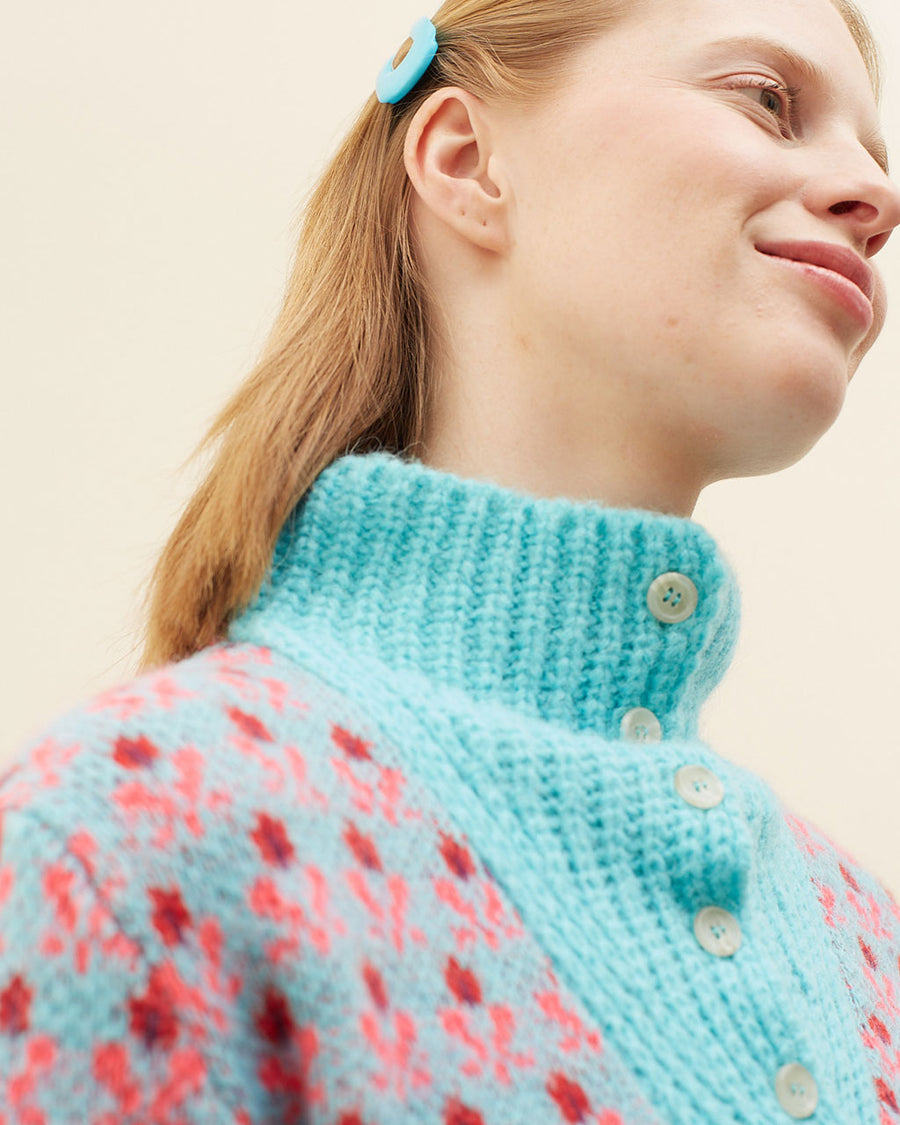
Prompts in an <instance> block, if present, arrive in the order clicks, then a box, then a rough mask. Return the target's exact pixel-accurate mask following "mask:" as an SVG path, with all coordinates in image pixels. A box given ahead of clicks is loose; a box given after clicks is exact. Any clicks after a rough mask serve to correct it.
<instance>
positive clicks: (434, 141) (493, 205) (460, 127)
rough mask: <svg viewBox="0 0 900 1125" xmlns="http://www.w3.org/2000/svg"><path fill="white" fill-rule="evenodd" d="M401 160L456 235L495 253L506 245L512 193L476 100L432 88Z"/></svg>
mask: <svg viewBox="0 0 900 1125" xmlns="http://www.w3.org/2000/svg"><path fill="white" fill-rule="evenodd" d="M403 160H404V164H405V165H406V171H407V174H408V175H409V178H410V180H411V181H412V185H413V187H414V188H415V190H416V192H417V194H418V195H419V196H420V198H421V199H422V201H423V203H424V204H425V206H427V207H428V208H429V210H431V211H432V212H433V213H434V214H435V215H436V216H437V217H438V218H439V219H441V220H442V221H443V222H445V223H446V224H447V225H448V226H449V227H451V228H452V229H453V230H454V231H455V232H456V233H457V234H458V235H460V236H461V237H462V238H465V239H467V240H468V241H470V242H472V243H474V244H475V245H476V246H479V247H481V248H482V249H484V250H491V251H494V252H495V253H502V252H504V251H505V250H506V249H507V248H508V247H509V229H508V222H509V204H510V199H511V192H510V189H509V185H508V183H507V182H506V180H505V178H504V176H503V173H502V171H501V167H500V161H499V159H498V157H497V155H496V153H495V152H494V151H493V150H492V140H491V132H490V129H489V127H488V121H487V116H486V114H485V113H484V107H483V103H482V102H481V101H480V99H478V98H476V97H475V96H474V95H472V94H470V93H468V91H466V90H463V89H461V88H459V87H457V86H445V87H442V88H441V89H440V90H436V91H435V92H434V93H433V94H432V95H431V97H430V98H428V99H427V100H426V101H425V102H423V104H422V105H421V106H420V107H419V109H418V111H417V112H416V115H415V117H414V118H413V120H412V122H411V123H410V126H409V129H408V130H407V133H406V141H405V144H404V148H403Z"/></svg>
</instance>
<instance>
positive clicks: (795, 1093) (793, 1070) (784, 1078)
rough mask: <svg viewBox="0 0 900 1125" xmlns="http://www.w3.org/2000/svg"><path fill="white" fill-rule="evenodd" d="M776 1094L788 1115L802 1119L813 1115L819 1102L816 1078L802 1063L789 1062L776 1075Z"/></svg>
mask: <svg viewBox="0 0 900 1125" xmlns="http://www.w3.org/2000/svg"><path fill="white" fill-rule="evenodd" d="M775 1096H776V1097H777V1098H778V1104H779V1105H780V1106H781V1108H782V1109H783V1110H784V1112H785V1113H786V1114H788V1116H790V1117H793V1118H796V1119H797V1120H802V1119H804V1118H806V1117H812V1115H813V1114H814V1113H815V1112H816V1107H817V1106H818V1104H819V1089H818V1087H817V1086H816V1080H815V1078H813V1076H812V1075H811V1074H810V1073H809V1071H808V1070H807V1069H806V1067H805V1066H801V1065H800V1063H797V1062H792V1063H787V1064H786V1065H785V1066H783V1067H782V1068H781V1070H779V1071H778V1073H777V1074H776V1075H775Z"/></svg>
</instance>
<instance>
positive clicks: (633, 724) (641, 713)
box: [620, 707, 662, 742]
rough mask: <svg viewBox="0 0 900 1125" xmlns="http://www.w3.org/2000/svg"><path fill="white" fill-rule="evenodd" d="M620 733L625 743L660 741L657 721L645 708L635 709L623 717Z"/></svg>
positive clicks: (660, 727) (660, 732)
mask: <svg viewBox="0 0 900 1125" xmlns="http://www.w3.org/2000/svg"><path fill="white" fill-rule="evenodd" d="M620 731H621V734H622V738H623V739H625V741H626V742H659V741H660V740H661V739H662V726H661V725H660V722H659V719H657V717H656V716H655V715H654V714H653V712H652V711H648V710H647V708H646V707H635V708H633V709H632V710H631V711H629V712H628V713H627V714H626V715H624V716H623V717H622V723H621V726H620Z"/></svg>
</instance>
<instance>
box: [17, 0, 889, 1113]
mask: <svg viewBox="0 0 900 1125" xmlns="http://www.w3.org/2000/svg"><path fill="white" fill-rule="evenodd" d="M435 27H436V34H435V32H434V28H435ZM407 49H408V54H407V52H406V51H403V52H401V54H400V56H398V58H397V59H396V60H392V63H391V64H389V65H388V67H387V68H386V70H385V71H384V72H382V74H381V75H380V76H379V78H378V83H377V96H376V95H373V97H372V99H371V100H370V102H369V103H368V104H367V106H366V107H365V109H364V111H363V113H362V115H361V117H360V119H359V121H358V122H357V124H356V126H355V127H354V129H353V130H352V132H351V134H350V136H349V137H348V138H347V140H346V142H345V144H344V145H343V147H342V149H341V150H340V152H339V153H338V155H337V157H336V158H335V160H334V162H333V164H332V165H331V167H330V168H329V169H328V170H327V171H326V173H325V175H324V176H323V178H322V180H321V182H320V184H319V185H318V187H317V189H316V191H315V193H314V194H313V195H312V197H311V200H310V203H309V207H308V211H307V218H306V225H305V228H304V230H303V233H302V237H301V242H300V247H299V251H298V255H297V260H296V266H295V270H294V274H293V277H292V279H291V283H290V286H289V290H288V293H287V297H286V299H285V303H284V307H283V310H282V312H281V314H280V316H279V318H278V321H277V324H276V325H275V327H274V330H273V332H272V336H271V339H270V341H269V345H268V348H267V351H266V353H265V355H264V358H263V360H262V362H261V363H260V365H259V366H258V368H257V369H256V370H255V371H254V372H253V373H252V375H251V377H250V379H249V380H248V382H247V383H246V385H245V386H244V387H243V388H241V390H240V391H239V392H238V394H237V395H236V396H235V398H234V399H233V401H232V402H230V403H229V404H228V405H227V407H226V408H225V409H224V411H223V412H222V414H221V415H220V417H219V418H218V419H217V420H216V422H215V424H214V426H213V427H212V429H211V431H210V433H209V435H207V438H206V442H212V441H213V440H216V439H219V438H221V439H222V445H221V449H220V451H219V453H218V457H217V460H216V461H215V463H214V465H213V468H212V471H211V472H210V474H209V476H208V478H207V480H206V481H205V483H204V484H203V485H202V487H201V488H200V489H199V491H198V493H197V494H196V496H195V497H194V498H193V499H192V501H191V502H190V504H189V506H188V508H187V510H186V512H185V514H184V517H183V519H182V520H181V522H180V524H179V526H178V528H177V529H176V531H175V533H174V535H173V537H172V539H171V541H170V542H169V544H168V545H167V547H166V550H165V552H164V554H163V555H162V558H161V559H160V562H159V564H158V567H157V569H156V572H155V574H154V577H153V584H152V588H151V597H150V603H149V619H148V628H147V636H146V646H145V651H144V661H143V664H142V666H141V672H142V675H141V676H140V677H139V678H138V679H136V680H134V681H133V682H131V683H128V684H126V685H123V686H122V687H119V688H116V689H114V690H111V691H108V692H105V693H103V694H102V695H99V696H97V697H95V698H94V699H92V700H90V701H88V702H86V703H85V704H83V705H82V706H80V707H79V708H76V709H75V710H73V711H72V712H70V713H69V714H67V715H65V716H62V717H61V718H60V719H58V720H57V722H56V723H54V724H53V725H51V726H50V727H49V728H48V729H47V730H46V731H45V732H44V733H43V734H42V736H41V737H40V738H38V739H37V740H36V741H35V742H34V743H33V744H32V745H30V746H29V747H27V748H25V749H24V750H23V752H22V754H21V755H20V756H19V757H18V759H17V760H16V762H15V763H14V765H13V767H12V769H11V770H10V771H9V772H8V773H7V775H6V776H5V777H4V779H3V782H2V785H0V808H2V810H3V821H2V824H3V842H2V856H0V864H2V866H0V903H2V906H0V910H2V913H0V933H2V952H0V1091H2V1096H3V1102H2V1114H3V1115H4V1116H3V1117H0V1120H4V1121H7V1122H23V1123H24V1122H29V1123H36V1122H39V1121H40V1122H48V1123H49V1122H62V1121H79V1122H91V1123H103V1125H106V1123H112V1122H117V1123H118V1122H126V1121H127V1122H135V1123H136V1122H154V1123H162V1122H172V1123H174V1122H190V1123H195V1122H196V1123H199V1122H204V1123H205V1122H226V1121H227V1122H233V1123H240V1125H251V1123H253V1125H257V1123H259V1125H261V1123H263V1122H266V1123H269V1122H275V1121H279V1122H280V1121H284V1122H301V1121H302V1122H314V1123H316V1125H319V1123H322V1125H325V1123H328V1125H362V1123H365V1125H373V1123H385V1125H387V1123H390V1125H394V1123H398V1125H399V1123H401V1122H441V1123H444V1125H488V1123H497V1125H507V1123H518V1122H522V1123H526V1122H527V1123H529V1125H531V1123H534V1122H540V1123H544V1122H548V1123H552V1122H594V1123H598V1125H638V1123H640V1125H674V1123H688V1122H689V1123H691V1125H696V1123H697V1122H710V1123H713V1122H714V1123H716V1125H722V1123H725V1122H741V1123H757V1122H758V1123H763V1122H765V1123H767V1125H771V1123H772V1122H778V1121H784V1120H790V1119H807V1118H814V1119H815V1120H816V1121H818V1122H823V1123H824V1122H828V1123H838V1122H840V1123H841V1125H848V1123H850V1122H853V1123H856V1122H865V1123H867V1125H868V1123H871V1125H876V1123H879V1122H889V1121H892V1120H896V1119H897V1118H898V1116H900V1100H898V1098H900V1073H898V1072H900V1056H898V1054H897V1050H898V1046H897V1045H898V1043H900V1007H898V1003H897V997H898V995H900V962H898V954H900V946H898V941H900V937H898V935H900V909H898V907H897V904H896V903H895V901H894V900H893V899H892V897H891V895H890V893H889V892H888V891H887V889H886V888H884V887H883V886H881V885H880V884H879V883H878V881H877V880H876V879H875V878H874V877H873V876H872V875H870V874H869V873H867V872H866V871H864V870H861V869H860V868H859V867H858V866H856V865H855V864H853V863H852V861H851V860H849V858H848V857H846V856H845V855H844V853H843V852H841V851H840V850H839V849H838V848H837V846H836V845H835V844H834V843H833V842H831V841H830V840H828V839H827V838H826V837H824V836H823V835H822V834H821V832H819V831H818V830H817V829H816V828H814V827H813V826H812V825H810V824H808V823H806V822H805V821H804V820H802V819H801V818H799V817H797V816H794V815H793V814H791V813H790V812H789V811H788V810H787V809H786V808H785V807H784V806H783V805H782V804H781V802H780V801H779V799H778V797H777V796H776V794H775V793H774V792H773V791H772V790H771V789H770V788H769V786H768V785H767V784H766V783H765V782H764V781H763V780H762V779H760V778H758V777H756V776H755V775H754V774H752V773H750V772H748V771H747V770H745V769H743V768H740V767H738V766H736V765H734V764H732V763H730V762H729V761H727V760H726V759H725V758H723V757H722V756H721V755H719V754H717V753H716V752H715V750H713V749H712V748H711V747H709V746H708V745H706V744H705V743H703V742H702V741H701V740H700V739H699V738H698V734H697V722H698V715H699V711H700V708H701V707H702V705H703V703H704V701H705V699H706V698H707V697H708V696H709V694H710V693H711V691H712V689H713V688H714V687H715V686H716V685H717V683H718V682H719V681H720V680H721V678H722V677H723V676H724V674H725V672H726V671H727V668H728V665H729V662H730V660H731V657H732V654H733V652H734V648H735V644H736V640H737V630H738V624H739V613H740V608H739V606H740V602H739V590H738V586H737V582H736V578H735V575H734V572H733V570H732V568H731V566H730V565H729V562H728V560H727V559H726V558H725V556H724V554H723V552H722V550H721V549H720V548H719V546H718V545H717V544H716V543H715V541H714V540H713V539H712V538H711V537H710V536H709V534H708V533H707V532H706V531H705V530H704V529H703V528H702V527H701V526H699V525H698V524H696V523H694V522H693V521H692V520H691V518H690V516H691V513H692V511H693V509H694V506H695V503H696V500H697V497H698V495H699V493H700V491H701V490H702V489H703V488H704V487H705V486H706V485H708V484H710V483H712V482H713V481H717V480H722V479H725V478H729V477H737V476H746V475H754V474H762V473H770V472H773V471H775V470H777V469H780V468H783V467H785V466H788V465H790V464H793V463H795V462H796V461H797V460H798V459H799V458H801V457H802V456H803V455H804V454H805V453H806V452H807V451H808V450H809V449H810V448H811V447H812V446H813V445H814V444H815V442H816V441H817V439H818V438H819V437H821V436H822V434H823V433H825V432H826V430H827V429H828V428H829V427H830V425H832V424H833V422H834V421H835V420H836V418H837V416H838V414H839V413H840V410H841V407H842V404H843V401H844V397H845V395H846V391H847V384H848V382H849V380H850V379H851V378H852V376H853V374H854V373H855V371H856V369H857V367H858V365H859V363H860V361H861V359H862V357H863V356H864V355H865V353H866V352H867V351H868V349H869V348H870V346H871V345H872V343H873V342H874V340H875V338H876V337H877V335H878V333H879V331H880V329H881V327H882V324H883V320H884V309H885V295H884V287H883V284H882V281H881V278H880V276H879V274H878V272H877V269H876V267H875V264H874V263H873V261H872V259H873V258H874V256H875V255H876V253H877V251H878V250H879V249H880V248H881V247H882V246H883V245H884V243H885V241H886V240H887V238H888V236H889V235H890V233H891V231H892V230H893V228H894V227H895V226H896V225H897V224H898V222H900V194H898V190H897V188H896V187H895V185H894V184H893V183H892V182H891V180H890V179H889V177H888V174H887V163H886V157H885V153H884V148H883V143H882V142H881V141H880V140H879V137H878V130H877V101H878V94H879V76H878V69H877V62H876V52H875V48H874V45H873V43H872V39H871V35H870V32H869V30H868V28H867V26H866V24H865V21H864V20H863V18H862V17H861V16H860V14H859V13H858V11H857V10H856V9H855V8H854V7H852V6H851V5H850V4H849V3H848V2H847V0H834V4H832V3H830V2H829V0H790V3H787V4H786V3H785V2H784V0H730V2H729V3H728V4H722V3H720V2H719V0H683V2H681V3H679V4H677V5H659V4H650V3H644V2H641V0H628V2H622V3H618V4H613V3H606V2H601V0H590V2H587V0H566V3H564V4H563V3H553V2H550V0H448V2H447V3H445V4H444V6H443V7H442V8H441V9H440V10H439V11H438V12H437V14H436V15H435V17H434V21H433V25H432V24H431V23H430V22H429V21H427V20H422V21H419V23H417V25H416V29H415V36H414V43H413V44H412V45H409V46H408V48H407ZM393 64H395V65H393Z"/></svg>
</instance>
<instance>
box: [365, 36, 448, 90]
mask: <svg viewBox="0 0 900 1125" xmlns="http://www.w3.org/2000/svg"><path fill="white" fill-rule="evenodd" d="M410 36H411V38H412V41H413V45H412V46H411V47H410V49H409V51H408V52H407V54H406V57H405V58H404V60H403V62H402V63H400V65H399V66H398V67H397V68H396V69H395V68H394V56H393V55H392V56H391V57H390V58H389V59H388V61H387V62H386V63H385V64H384V68H383V70H382V71H381V73H380V74H379V75H378V81H377V82H376V83H375V93H376V95H377V96H378V100H379V101H380V102H387V103H388V104H390V105H396V104H397V102H399V101H400V99H401V98H405V97H406V95H407V94H408V93H409V92H410V90H411V89H412V88H413V86H415V84H416V83H417V82H418V81H419V79H420V78H421V77H422V75H423V74H424V73H425V71H426V70H427V69H428V66H429V64H430V62H431V60H432V59H433V58H434V56H435V55H436V54H437V49H438V42H437V28H435V26H434V24H433V23H432V22H431V20H430V19H429V18H428V17H427V16H423V17H422V19H420V20H418V21H417V22H416V23H415V24H413V29H412V31H411V32H410Z"/></svg>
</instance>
